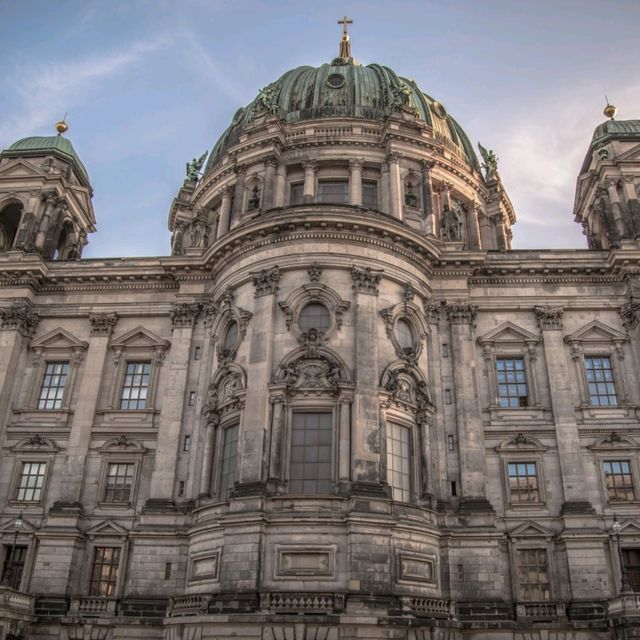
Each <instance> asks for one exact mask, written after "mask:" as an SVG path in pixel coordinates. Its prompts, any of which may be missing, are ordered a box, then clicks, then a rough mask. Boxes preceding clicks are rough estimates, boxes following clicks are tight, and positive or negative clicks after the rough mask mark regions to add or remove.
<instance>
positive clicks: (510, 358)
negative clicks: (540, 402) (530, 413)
mask: <svg viewBox="0 0 640 640" xmlns="http://www.w3.org/2000/svg"><path fill="white" fill-rule="evenodd" d="M494 362H495V367H496V370H495V376H496V391H497V395H496V399H497V402H498V406H499V407H500V408H501V409H522V408H527V407H529V399H530V395H531V394H530V390H529V389H530V384H529V380H528V378H527V363H526V361H525V359H524V357H523V356H521V355H506V354H502V353H501V354H497V355H495V357H494ZM499 362H505V363H506V362H514V363H515V362H522V369H521V371H522V373H523V375H524V385H523V384H522V383H520V382H518V381H517V380H516V381H515V383H510V382H508V381H507V382H500V380H499V377H500V372H501V370H500V369H499V368H498V363H499ZM503 371H504V372H505V374H508V372H509V369H508V367H506V366H505V368H504V369H503ZM513 371H514V372H516V374H517V372H518V371H519V369H518V368H517V367H515V368H514V369H513ZM513 384H515V386H516V387H520V386H524V387H525V389H526V395H524V396H521V395H519V394H516V395H515V396H512V395H510V394H509V392H508V391H507V395H506V396H503V395H501V394H500V387H501V386H504V385H506V386H507V387H509V386H510V385H513ZM503 398H506V400H507V402H510V401H511V399H512V398H516V399H518V401H519V400H520V399H521V398H525V404H517V405H515V406H511V404H508V405H507V406H504V405H503V404H502V400H503Z"/></svg>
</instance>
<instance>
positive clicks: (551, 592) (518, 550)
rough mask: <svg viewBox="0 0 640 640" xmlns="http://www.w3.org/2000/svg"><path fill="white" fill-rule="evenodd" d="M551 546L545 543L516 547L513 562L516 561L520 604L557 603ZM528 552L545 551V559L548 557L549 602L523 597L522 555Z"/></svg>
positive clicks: (517, 545)
mask: <svg viewBox="0 0 640 640" xmlns="http://www.w3.org/2000/svg"><path fill="white" fill-rule="evenodd" d="M549 547H550V545H549V544H548V543H546V544H545V543H543V544H534V543H532V542H530V543H526V544H523V543H520V544H516V545H515V546H514V550H513V551H514V552H513V555H514V557H513V561H514V568H515V578H516V580H515V583H516V590H517V593H518V602H521V603H524V604H538V603H540V604H542V603H545V604H548V603H553V602H554V601H555V599H554V591H555V589H554V584H553V578H552V576H553V575H554V572H553V567H552V560H551V558H552V554H551V553H550V548H549ZM528 551H544V553H545V557H546V578H547V582H546V584H548V586H549V598H548V599H547V600H529V599H526V598H524V597H523V595H524V594H523V590H524V588H523V584H522V581H521V574H520V554H521V553H523V552H528Z"/></svg>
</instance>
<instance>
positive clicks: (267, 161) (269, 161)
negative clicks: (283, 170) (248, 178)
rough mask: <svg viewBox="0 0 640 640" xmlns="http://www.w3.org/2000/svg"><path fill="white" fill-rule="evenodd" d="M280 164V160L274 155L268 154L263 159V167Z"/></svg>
mask: <svg viewBox="0 0 640 640" xmlns="http://www.w3.org/2000/svg"><path fill="white" fill-rule="evenodd" d="M279 164H280V160H278V158H277V157H276V156H268V157H267V158H265V159H264V166H265V167H276V168H277V167H278V165H279Z"/></svg>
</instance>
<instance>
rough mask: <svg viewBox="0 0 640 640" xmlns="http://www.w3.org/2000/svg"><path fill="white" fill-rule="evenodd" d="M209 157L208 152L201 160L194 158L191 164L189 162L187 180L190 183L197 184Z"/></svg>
mask: <svg viewBox="0 0 640 640" xmlns="http://www.w3.org/2000/svg"><path fill="white" fill-rule="evenodd" d="M208 155H209V152H208V151H205V152H204V153H203V154H202V155H201V156H200V157H199V158H194V159H193V160H192V161H191V162H187V180H189V182H197V181H198V175H199V174H200V169H202V167H203V166H204V161H205V160H206V159H207V156H208Z"/></svg>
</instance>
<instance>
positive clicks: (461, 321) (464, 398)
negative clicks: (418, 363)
mask: <svg viewBox="0 0 640 640" xmlns="http://www.w3.org/2000/svg"><path fill="white" fill-rule="evenodd" d="M446 310H447V315H448V317H449V322H450V324H451V356H452V358H453V362H452V365H453V380H454V386H455V411H456V424H457V428H458V455H459V460H460V493H461V495H462V498H461V500H460V510H461V511H492V510H493V507H492V506H491V503H490V502H489V500H487V497H486V487H485V478H486V467H485V446H484V428H483V425H482V419H481V411H480V405H479V398H478V381H477V376H476V346H475V342H474V331H473V323H474V320H475V317H476V315H477V307H475V306H474V305H472V304H469V303H468V302H465V301H456V302H452V303H449V304H447V306H446Z"/></svg>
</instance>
